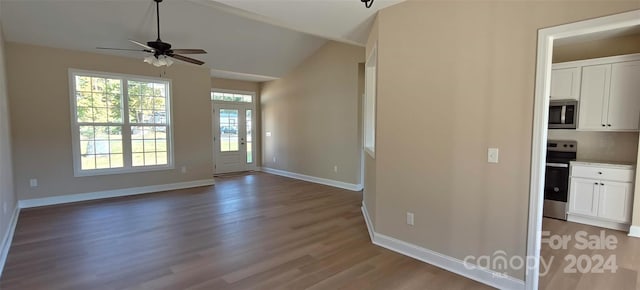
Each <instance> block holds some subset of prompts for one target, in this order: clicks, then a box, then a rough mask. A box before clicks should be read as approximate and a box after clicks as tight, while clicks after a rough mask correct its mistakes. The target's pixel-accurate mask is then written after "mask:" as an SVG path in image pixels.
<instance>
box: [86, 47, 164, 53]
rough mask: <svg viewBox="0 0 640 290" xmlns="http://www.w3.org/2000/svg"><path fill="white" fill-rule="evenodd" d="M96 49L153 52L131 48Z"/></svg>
mask: <svg viewBox="0 0 640 290" xmlns="http://www.w3.org/2000/svg"><path fill="white" fill-rule="evenodd" d="M96 49H107V50H124V51H143V52H153V51H151V50H148V49H130V48H114V47H96Z"/></svg>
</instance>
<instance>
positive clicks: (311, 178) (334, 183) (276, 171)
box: [260, 167, 363, 191]
mask: <svg viewBox="0 0 640 290" xmlns="http://www.w3.org/2000/svg"><path fill="white" fill-rule="evenodd" d="M260 170H261V171H263V172H266V173H271V174H275V175H280V176H284V177H289V178H294V179H300V180H304V181H308V182H313V183H319V184H324V185H328V186H333V187H338V188H342V189H346V190H351V191H361V190H362V188H363V186H362V184H354V183H347V182H342V181H337V180H332V179H326V178H320V177H315V176H310V175H304V174H299V173H294V172H289V171H284V170H279V169H273V168H268V167H262V168H261V169H260Z"/></svg>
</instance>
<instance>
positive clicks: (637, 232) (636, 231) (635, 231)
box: [629, 226, 640, 238]
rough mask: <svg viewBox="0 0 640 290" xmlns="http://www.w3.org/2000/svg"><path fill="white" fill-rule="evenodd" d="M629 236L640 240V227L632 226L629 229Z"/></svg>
mask: <svg viewBox="0 0 640 290" xmlns="http://www.w3.org/2000/svg"><path fill="white" fill-rule="evenodd" d="M629 236H630V237H634V238H640V227H639V226H631V227H630V228H629Z"/></svg>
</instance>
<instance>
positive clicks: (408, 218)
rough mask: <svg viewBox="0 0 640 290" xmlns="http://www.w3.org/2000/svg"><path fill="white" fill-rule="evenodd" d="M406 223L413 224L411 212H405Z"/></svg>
mask: <svg viewBox="0 0 640 290" xmlns="http://www.w3.org/2000/svg"><path fill="white" fill-rule="evenodd" d="M407 224H408V225H410V226H413V213H412V212H407Z"/></svg>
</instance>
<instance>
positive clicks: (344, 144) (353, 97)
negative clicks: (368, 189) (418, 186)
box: [261, 42, 364, 184]
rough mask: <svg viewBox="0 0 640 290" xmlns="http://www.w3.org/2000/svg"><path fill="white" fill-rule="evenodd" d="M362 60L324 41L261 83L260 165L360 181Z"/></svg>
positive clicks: (348, 48)
mask: <svg viewBox="0 0 640 290" xmlns="http://www.w3.org/2000/svg"><path fill="white" fill-rule="evenodd" d="M361 62H364V49H363V48H360V47H356V46H352V45H347V44H341V43H337V42H328V43H327V44H326V45H324V46H323V47H321V48H320V49H319V50H318V51H317V52H316V53H315V54H313V55H312V56H310V57H309V58H308V59H306V60H305V61H304V62H303V63H302V64H300V65H299V66H298V67H297V68H295V69H294V70H293V71H292V72H291V73H289V74H287V75H286V76H285V77H284V78H282V79H279V80H275V81H271V82H267V83H264V84H263V87H262V92H261V99H262V100H261V106H262V128H263V142H262V144H263V154H264V155H263V158H262V160H263V163H262V164H263V167H268V168H273V169H279V170H285V171H289V172H294V173H299V174H305V175H310V176H314V177H320V178H326V179H332V180H337V181H342V182H347V183H353V184H357V183H359V179H360V171H359V167H360V148H359V144H360V143H359V142H360V141H359V136H358V122H360V116H358V114H357V113H356V112H358V108H357V106H358V63H361ZM267 132H271V134H272V135H271V137H266V136H265V134H266V133H267ZM274 157H275V158H276V161H275V162H274V161H273V160H274ZM334 166H338V172H337V173H336V172H334V170H333V168H334Z"/></svg>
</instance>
